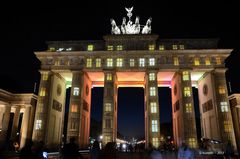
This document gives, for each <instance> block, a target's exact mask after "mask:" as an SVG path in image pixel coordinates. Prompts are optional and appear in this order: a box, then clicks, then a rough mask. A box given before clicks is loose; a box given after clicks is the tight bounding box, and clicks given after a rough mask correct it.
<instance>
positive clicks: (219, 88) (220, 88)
mask: <svg viewBox="0 0 240 159" xmlns="http://www.w3.org/2000/svg"><path fill="white" fill-rule="evenodd" d="M218 92H219V94H225V93H226V90H225V87H224V86H219V87H218Z"/></svg>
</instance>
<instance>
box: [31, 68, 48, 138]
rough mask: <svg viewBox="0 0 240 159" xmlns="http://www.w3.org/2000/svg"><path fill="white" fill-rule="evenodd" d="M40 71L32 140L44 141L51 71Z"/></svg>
mask: <svg viewBox="0 0 240 159" xmlns="http://www.w3.org/2000/svg"><path fill="white" fill-rule="evenodd" d="M40 73H41V81H40V85H39V91H38V92H39V93H38V101H37V107H36V112H35V120H34V126H33V135H32V139H33V141H45V134H46V127H47V116H48V113H49V98H50V95H51V92H50V86H51V77H52V73H51V72H50V71H41V72H40Z"/></svg>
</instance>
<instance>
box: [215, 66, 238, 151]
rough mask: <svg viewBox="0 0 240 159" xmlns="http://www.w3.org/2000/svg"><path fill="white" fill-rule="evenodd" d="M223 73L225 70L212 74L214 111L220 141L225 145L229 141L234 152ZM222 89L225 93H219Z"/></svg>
mask: <svg viewBox="0 0 240 159" xmlns="http://www.w3.org/2000/svg"><path fill="white" fill-rule="evenodd" d="M225 71H226V69H215V70H214V71H213V72H212V79H213V81H212V84H213V85H214V86H213V91H214V92H213V94H214V97H215V102H216V103H215V104H216V108H217V110H216V111H217V113H218V123H219V128H220V130H221V131H220V133H221V135H220V136H221V138H222V141H223V142H224V143H225V144H227V142H228V141H231V144H232V145H233V146H234V149H235V151H237V146H236V139H235V133H234V129H233V122H232V114H231V109H230V104H229V100H228V93H227V85H226V77H225ZM222 88H224V90H225V93H223V92H222V91H221V89H222Z"/></svg>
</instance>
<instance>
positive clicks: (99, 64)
mask: <svg viewBox="0 0 240 159" xmlns="http://www.w3.org/2000/svg"><path fill="white" fill-rule="evenodd" d="M96 67H101V59H99V58H98V59H96Z"/></svg>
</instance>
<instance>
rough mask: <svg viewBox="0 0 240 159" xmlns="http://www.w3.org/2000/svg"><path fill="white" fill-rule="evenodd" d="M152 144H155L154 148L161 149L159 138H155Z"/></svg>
mask: <svg viewBox="0 0 240 159" xmlns="http://www.w3.org/2000/svg"><path fill="white" fill-rule="evenodd" d="M152 144H153V146H154V147H156V148H158V147H159V142H158V138H156V137H153V138H152Z"/></svg>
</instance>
